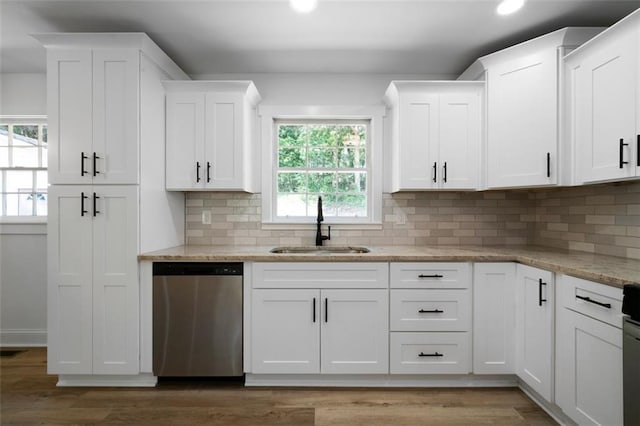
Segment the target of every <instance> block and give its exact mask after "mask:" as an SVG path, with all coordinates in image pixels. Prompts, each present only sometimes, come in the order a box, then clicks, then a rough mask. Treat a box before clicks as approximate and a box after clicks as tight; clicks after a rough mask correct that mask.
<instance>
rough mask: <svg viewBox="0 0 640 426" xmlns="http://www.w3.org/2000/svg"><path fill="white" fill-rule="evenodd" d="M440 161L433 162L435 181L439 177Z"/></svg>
mask: <svg viewBox="0 0 640 426" xmlns="http://www.w3.org/2000/svg"><path fill="white" fill-rule="evenodd" d="M437 166H438V163H433V181H434V182H436V181H437V179H438V169H437Z"/></svg>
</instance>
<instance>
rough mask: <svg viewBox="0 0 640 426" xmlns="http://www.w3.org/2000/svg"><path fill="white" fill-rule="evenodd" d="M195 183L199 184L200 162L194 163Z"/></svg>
mask: <svg viewBox="0 0 640 426" xmlns="http://www.w3.org/2000/svg"><path fill="white" fill-rule="evenodd" d="M196 183H200V162H199V161H196Z"/></svg>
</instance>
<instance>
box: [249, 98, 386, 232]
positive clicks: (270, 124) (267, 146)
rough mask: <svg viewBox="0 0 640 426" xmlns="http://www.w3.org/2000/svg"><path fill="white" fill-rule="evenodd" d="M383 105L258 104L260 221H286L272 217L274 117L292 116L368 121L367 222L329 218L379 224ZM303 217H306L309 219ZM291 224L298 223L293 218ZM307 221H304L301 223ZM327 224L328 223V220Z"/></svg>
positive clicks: (333, 221)
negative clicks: (369, 210) (369, 206)
mask: <svg viewBox="0 0 640 426" xmlns="http://www.w3.org/2000/svg"><path fill="white" fill-rule="evenodd" d="M385 112H386V110H385V107H384V106H383V105H368V106H366V105H365V106H357V105H356V106H348V105H347V106H345V105H341V106H330V105H319V106H318V105H315V106H314V105H289V106H282V105H266V106H265V105H261V106H259V107H258V116H259V117H260V118H261V141H262V222H263V224H286V223H288V222H284V221H282V220H278V221H276V220H274V219H275V218H274V217H273V202H272V200H273V161H274V159H273V153H274V149H273V135H274V131H275V130H274V129H275V120H281V119H295V120H305V119H308V120H322V119H329V120H331V119H333V120H336V119H337V120H349V119H350V120H369V121H370V123H369V132H370V136H369V137H370V141H371V147H370V159H371V176H370V180H369V184H370V186H371V196H370V198H369V200H368V202H369V203H370V204H371V217H369V218H367V220H366V221H362V220H357V219H355V220H354V219H351V218H349V219H347V218H345V220H348V221H347V222H343V221H342V220H335V219H334V218H332V219H331V222H332V223H340V224H343V223H346V224H378V223H382V190H383V188H382V176H383V167H384V162H383V155H382V152H383V150H382V146H383V140H384V126H383V120H384V116H385ZM306 220H309V219H308V218H307V219H306ZM309 222H310V221H309ZM290 223H298V224H300V222H299V221H292V222H290ZM304 223H307V222H304ZM325 223H326V224H331V223H329V221H327V222H325Z"/></svg>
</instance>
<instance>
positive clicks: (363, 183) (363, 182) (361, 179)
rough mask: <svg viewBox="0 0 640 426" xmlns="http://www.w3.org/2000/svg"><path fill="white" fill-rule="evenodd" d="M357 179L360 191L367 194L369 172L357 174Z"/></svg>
mask: <svg viewBox="0 0 640 426" xmlns="http://www.w3.org/2000/svg"><path fill="white" fill-rule="evenodd" d="M356 179H357V181H358V190H359V191H360V192H367V172H357V173H356Z"/></svg>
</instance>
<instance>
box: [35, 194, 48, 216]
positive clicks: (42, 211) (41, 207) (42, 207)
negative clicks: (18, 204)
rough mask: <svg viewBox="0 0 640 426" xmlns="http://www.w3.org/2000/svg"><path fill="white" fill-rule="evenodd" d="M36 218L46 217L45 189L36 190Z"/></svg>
mask: <svg viewBox="0 0 640 426" xmlns="http://www.w3.org/2000/svg"><path fill="white" fill-rule="evenodd" d="M35 202H36V214H37V216H46V215H47V188H46V187H44V188H38V189H37V192H36V196H35Z"/></svg>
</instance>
